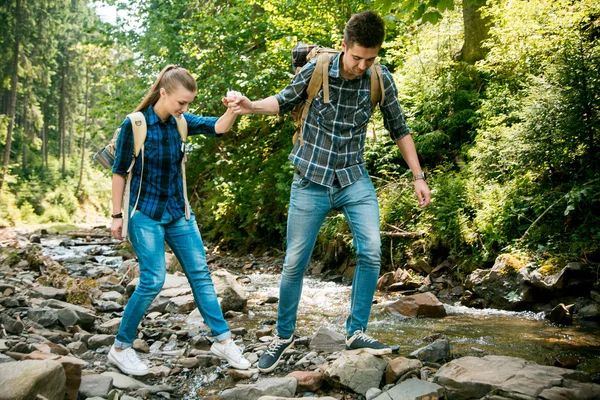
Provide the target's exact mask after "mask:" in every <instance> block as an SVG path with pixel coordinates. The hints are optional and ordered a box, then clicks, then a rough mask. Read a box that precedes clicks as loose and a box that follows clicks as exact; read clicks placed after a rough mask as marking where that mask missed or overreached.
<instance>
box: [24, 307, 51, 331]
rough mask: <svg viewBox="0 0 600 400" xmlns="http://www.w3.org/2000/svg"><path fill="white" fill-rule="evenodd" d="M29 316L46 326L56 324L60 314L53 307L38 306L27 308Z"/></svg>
mask: <svg viewBox="0 0 600 400" xmlns="http://www.w3.org/2000/svg"><path fill="white" fill-rule="evenodd" d="M27 318H28V319H29V320H31V321H33V322H35V323H37V324H40V325H41V326H43V327H44V328H46V327H48V326H52V325H55V324H56V323H57V322H58V314H57V313H56V311H54V310H53V309H51V308H46V307H36V308H30V309H29V310H27Z"/></svg>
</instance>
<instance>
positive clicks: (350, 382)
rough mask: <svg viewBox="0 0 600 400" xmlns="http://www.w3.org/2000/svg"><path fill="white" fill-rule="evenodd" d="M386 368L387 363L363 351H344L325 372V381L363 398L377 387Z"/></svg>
mask: <svg viewBox="0 0 600 400" xmlns="http://www.w3.org/2000/svg"><path fill="white" fill-rule="evenodd" d="M386 366H387V361H385V360H384V359H382V358H380V357H377V356H374V355H372V354H369V353H367V352H365V351H364V350H352V351H346V352H344V353H343V354H342V355H341V356H340V358H338V359H337V360H335V361H333V362H332V363H331V364H330V365H329V367H328V368H327V369H326V370H325V380H327V381H328V382H330V383H332V384H333V385H338V386H339V385H341V386H344V387H347V388H349V389H352V390H353V391H355V392H356V393H359V394H362V395H363V396H364V395H365V394H366V393H367V390H369V389H370V388H372V387H379V383H380V382H381V378H382V377H383V373H384V371H385V367H386Z"/></svg>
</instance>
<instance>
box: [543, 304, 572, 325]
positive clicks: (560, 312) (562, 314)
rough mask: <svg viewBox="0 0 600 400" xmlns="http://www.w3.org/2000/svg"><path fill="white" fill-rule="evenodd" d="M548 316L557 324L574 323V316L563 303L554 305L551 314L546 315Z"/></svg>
mask: <svg viewBox="0 0 600 400" xmlns="http://www.w3.org/2000/svg"><path fill="white" fill-rule="evenodd" d="M546 318H547V319H549V320H550V321H552V322H554V323H555V324H560V325H571V324H572V323H573V317H572V316H571V313H570V312H569V310H567V307H566V306H565V305H564V304H563V303H560V304H559V305H557V306H556V307H554V308H553V309H552V311H550V314H548V315H546Z"/></svg>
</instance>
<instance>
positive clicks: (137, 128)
mask: <svg viewBox="0 0 600 400" xmlns="http://www.w3.org/2000/svg"><path fill="white" fill-rule="evenodd" d="M127 117H128V118H129V121H130V122H131V129H132V131H133V157H132V158H131V164H130V165H129V168H128V169H127V183H126V184H125V193H124V194H123V228H122V232H121V234H122V236H123V238H124V239H127V238H128V227H129V198H130V192H131V180H132V178H133V165H134V164H135V161H136V160H137V158H138V156H139V155H140V153H141V155H142V175H141V176H140V186H139V187H138V194H137V198H136V199H135V204H134V206H133V212H132V213H131V216H132V217H133V215H134V214H135V211H136V209H137V205H138V202H139V200H140V194H141V192H142V178H143V174H144V142H145V141H146V135H147V134H148V125H147V124H146V118H145V117H144V114H142V113H141V112H140V111H138V112H135V113H131V114H129V115H128V116H127Z"/></svg>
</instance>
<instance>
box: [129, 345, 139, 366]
mask: <svg viewBox="0 0 600 400" xmlns="http://www.w3.org/2000/svg"><path fill="white" fill-rule="evenodd" d="M125 352H126V353H125V357H127V359H128V360H129V361H131V362H132V363H133V364H136V365H137V364H141V363H142V360H140V358H139V357H138V355H137V353H136V352H135V350H133V348H131V347H130V348H129V349H127V350H125Z"/></svg>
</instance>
